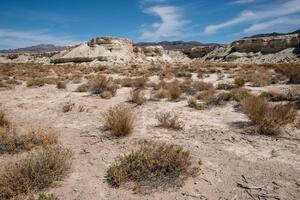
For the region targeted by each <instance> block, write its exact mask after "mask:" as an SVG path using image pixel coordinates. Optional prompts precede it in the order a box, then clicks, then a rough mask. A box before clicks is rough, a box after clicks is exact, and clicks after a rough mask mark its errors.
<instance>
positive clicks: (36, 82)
mask: <svg viewBox="0 0 300 200" xmlns="http://www.w3.org/2000/svg"><path fill="white" fill-rule="evenodd" d="M26 85H27V87H42V86H44V85H45V80H44V79H41V78H33V79H29V80H27V82H26Z"/></svg>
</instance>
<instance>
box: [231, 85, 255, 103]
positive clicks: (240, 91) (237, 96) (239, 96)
mask: <svg viewBox="0 0 300 200" xmlns="http://www.w3.org/2000/svg"><path fill="white" fill-rule="evenodd" d="M229 95H230V96H231V100H234V101H237V102H240V101H242V100H243V99H245V98H246V97H249V96H251V93H249V91H248V90H247V89H245V88H237V89H233V90H231V91H230V92H229Z"/></svg>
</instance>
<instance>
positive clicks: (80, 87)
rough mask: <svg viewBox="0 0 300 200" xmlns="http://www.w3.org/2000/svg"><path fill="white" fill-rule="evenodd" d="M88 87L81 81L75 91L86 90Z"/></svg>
mask: <svg viewBox="0 0 300 200" xmlns="http://www.w3.org/2000/svg"><path fill="white" fill-rule="evenodd" d="M89 88H90V86H89V84H87V83H83V84H81V85H79V86H78V87H77V89H76V92H87V91H88V90H89Z"/></svg>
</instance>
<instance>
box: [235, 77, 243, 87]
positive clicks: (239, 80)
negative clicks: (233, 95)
mask: <svg viewBox="0 0 300 200" xmlns="http://www.w3.org/2000/svg"><path fill="white" fill-rule="evenodd" d="M234 84H235V85H236V86H237V87H243V86H244V85H245V80H244V79H243V78H235V79H234Z"/></svg>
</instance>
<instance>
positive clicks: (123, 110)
mask: <svg viewBox="0 0 300 200" xmlns="http://www.w3.org/2000/svg"><path fill="white" fill-rule="evenodd" d="M102 117H103V120H104V127H105V128H107V129H108V130H110V131H111V133H112V134H113V135H115V136H117V137H123V136H127V135H129V134H131V133H132V131H133V129H134V127H135V122H136V114H135V113H134V111H133V110H132V109H131V108H129V107H125V106H115V107H111V108H109V109H108V111H107V112H105V113H103V114H102Z"/></svg>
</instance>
